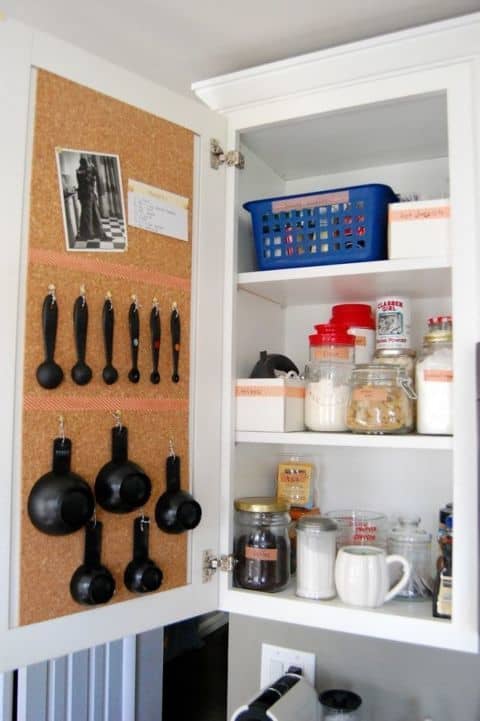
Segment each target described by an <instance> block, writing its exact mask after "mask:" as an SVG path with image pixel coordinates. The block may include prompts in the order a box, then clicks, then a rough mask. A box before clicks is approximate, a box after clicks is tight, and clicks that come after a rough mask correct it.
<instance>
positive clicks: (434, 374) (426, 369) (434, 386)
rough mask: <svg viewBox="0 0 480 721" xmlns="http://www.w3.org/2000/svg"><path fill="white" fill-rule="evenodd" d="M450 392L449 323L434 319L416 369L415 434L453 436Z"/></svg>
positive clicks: (445, 317)
mask: <svg viewBox="0 0 480 721" xmlns="http://www.w3.org/2000/svg"><path fill="white" fill-rule="evenodd" d="M452 388H453V351H452V319H451V317H450V316H436V317H434V318H430V319H429V321H428V333H427V335H426V336H425V337H424V345H423V349H422V352H421V354H420V357H419V359H418V362H417V368H416V389H417V394H418V402H417V431H418V433H426V434H431V435H451V434H452V433H453V393H452Z"/></svg>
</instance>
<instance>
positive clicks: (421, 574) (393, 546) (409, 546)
mask: <svg viewBox="0 0 480 721" xmlns="http://www.w3.org/2000/svg"><path fill="white" fill-rule="evenodd" d="M387 547H388V553H395V554H398V555H400V556H403V557H404V558H406V559H407V561H408V562H409V563H410V565H411V567H412V570H411V575H410V579H409V581H408V583H407V585H406V586H405V588H404V589H403V590H402V591H400V592H399V593H398V594H397V596H396V597H397V598H402V599H405V600H407V601H421V600H423V599H426V598H430V597H431V595H432V588H433V577H432V536H431V534H430V533H427V531H424V530H422V529H421V528H420V517H419V516H400V517H399V519H398V522H397V524H396V525H395V526H394V527H393V528H392V530H391V531H390V533H389V536H388V543H387ZM399 577H400V576H399Z"/></svg>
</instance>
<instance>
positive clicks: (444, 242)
mask: <svg viewBox="0 0 480 721" xmlns="http://www.w3.org/2000/svg"><path fill="white" fill-rule="evenodd" d="M450 250H451V247H450V201H449V200H448V198H440V199H439V200H416V201H412V202H408V203H390V204H389V206H388V257H389V258H390V259H392V260H393V259H395V258H424V257H427V256H448V255H449V253H450Z"/></svg>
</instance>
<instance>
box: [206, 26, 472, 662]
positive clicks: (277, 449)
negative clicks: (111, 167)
mask: <svg viewBox="0 0 480 721" xmlns="http://www.w3.org/2000/svg"><path fill="white" fill-rule="evenodd" d="M479 39H480V18H479V17H478V16H477V19H476V22H472V23H465V22H464V23H463V24H462V23H461V22H460V21H458V22H457V21H455V22H454V23H452V24H451V25H448V24H441V25H440V26H439V27H438V28H435V27H434V26H432V27H430V28H429V29H428V31H426V30H422V29H420V30H418V31H412V32H411V33H404V34H398V35H396V36H392V37H391V38H387V39H385V38H383V39H374V40H372V41H368V42H365V43H359V44H356V45H355V46H351V47H348V48H340V49H333V50H331V51H326V52H325V53H318V54H312V55H311V56H307V57H305V58H300V59H293V60H292V61H284V62H281V63H275V64H272V65H270V66H263V67H261V68H257V69H252V70H249V71H245V72H243V73H236V74H233V75H230V76H227V77H225V78H217V79H214V80H213V81H211V83H209V82H208V81H206V82H204V83H199V84H198V85H197V86H196V87H195V89H196V91H197V93H198V95H199V96H200V97H201V98H202V99H204V100H205V102H206V103H207V104H208V105H209V106H210V107H213V108H215V109H217V110H220V111H221V112H223V113H225V114H226V115H227V117H228V119H229V142H228V146H229V148H232V147H235V146H236V145H240V144H241V143H242V142H243V143H244V144H245V146H246V147H247V148H248V153H250V152H252V151H254V152H255V153H256V160H255V162H254V163H253V165H254V167H255V172H254V174H253V175H254V177H252V181H251V184H250V186H249V185H248V181H247V180H246V177H247V175H248V162H247V167H246V170H245V171H244V175H242V176H234V175H228V176H227V261H226V277H227V279H226V290H225V318H226V320H225V347H224V355H225V373H224V418H225V421H224V440H223V443H222V449H223V472H222V476H224V477H225V478H228V479H230V481H229V487H230V489H231V493H232V498H231V501H233V496H234V495H237V496H238V495H257V494H258V495H261V494H265V495H268V494H270V493H272V492H273V490H274V486H273V482H272V480H273V477H274V476H273V472H272V469H273V467H274V461H273V460H272V459H273V458H275V457H276V454H278V453H281V452H283V453H286V452H288V453H295V454H299V453H302V452H303V453H306V454H308V455H312V454H313V455H316V457H317V458H318V459H319V464H321V466H322V471H323V474H324V475H323V477H322V483H323V486H322V489H323V492H324V494H325V495H324V498H326V497H327V496H328V497H329V500H330V501H332V499H339V498H342V500H343V503H345V498H348V493H347V491H348V488H347V481H346V480H345V478H346V474H347V476H348V474H350V479H351V497H355V498H356V499H359V498H361V499H362V500H363V502H368V503H369V505H368V506H367V507H374V506H375V507H376V508H377V506H376V504H377V503H380V504H381V503H384V504H385V507H386V508H389V510H390V506H391V505H392V499H396V501H397V504H398V505H397V508H398V509H399V511H398V512H406V511H407V509H408V512H410V513H412V512H418V508H421V509H422V515H427V513H428V514H429V516H430V518H429V519H428V518H427V519H425V520H427V521H428V522H429V524H430V528H429V530H430V531H432V532H435V521H436V517H438V516H437V514H438V509H439V508H440V506H441V505H443V503H444V502H446V501H447V500H451V498H447V497H445V498H444V496H447V494H448V495H450V493H451V494H452V497H453V501H454V507H455V544H454V569H455V571H454V574H455V575H454V590H453V606H454V615H453V619H452V621H451V622H444V621H439V620H438V619H434V618H432V615H431V605H430V604H417V605H415V604H406V605H405V604H403V605H402V603H401V602H398V601H395V602H392V603H391V604H386V605H385V606H383V607H382V608H381V609H379V610H375V611H366V610H363V609H362V610H354V609H352V608H347V607H345V606H343V605H342V604H341V603H339V602H338V600H333V601H330V602H326V603H320V602H304V601H303V600H302V599H298V598H296V597H295V589H294V584H292V586H291V588H290V589H287V590H286V591H283V592H281V593H279V594H273V595H268V594H260V593H255V592H252V591H244V590H241V589H236V588H234V587H233V586H232V582H231V580H230V579H228V578H226V577H225V575H223V577H222V578H221V581H220V605H221V608H222V609H224V610H228V611H232V612H236V613H242V614H250V615H254V616H259V617H262V618H276V619H282V620H284V621H288V622H291V623H301V624H304V625H305V624H307V625H312V626H318V627H321V628H328V629H332V630H338V631H346V632H349V633H358V634H363V635H370V636H375V637H379V638H386V639H392V640H397V641H407V642H411V643H419V644H425V645H432V646H439V647H446V648H452V649H457V650H464V651H474V652H476V651H477V650H478V619H477V602H478V597H477V582H478V539H477V535H478V534H477V457H476V447H477V439H476V408H475V398H476V389H475V343H476V341H477V340H478V327H479V326H478V324H479V294H478V279H479V267H480V266H479V260H480V259H479V256H478V241H477V236H478V233H477V222H478V213H477V210H476V207H477V205H478V189H477V185H476V183H477V180H476V168H477V167H478V158H477V157H476V155H475V152H476V150H475V149H476V135H475V133H476V132H477V131H476V129H475V117H476V113H477V112H478V108H479V104H480V98H479V95H478V79H479V75H478V60H476V59H475V55H476V56H477V57H478V47H479V45H478V43H479ZM460 48H461V50H460ZM460 52H461V53H462V56H461V57H460V56H459V53H460ZM469 54H472V57H465V56H468V55H469ZM438 98H441V99H442V103H443V110H442V113H443V115H444V120H445V122H444V132H443V131H441V132H440V135H442V134H443V140H442V142H441V143H440V144H439V148H437V149H436V150H435V151H433V152H434V154H433V155H431V156H430V158H429V156H428V152H427V151H426V148H427V146H428V145H429V142H430V140H431V137H432V135H433V133H432V129H433V127H432V126H429V125H428V122H425V123H422V120H421V118H423V117H424V116H423V110H424V108H423V103H424V101H425V103H426V106H428V103H429V102H430V101H432V102H433V103H434V105H435V103H436V102H437V99H438ZM392 107H393V108H394V109H395V108H398V112H399V113H406V114H405V116H404V122H403V129H402V128H400V135H401V137H396V136H395V135H392V137H391V143H390V144H385V143H384V144H383V145H382V143H381V139H382V137H383V138H385V135H384V133H385V128H384V127H379V128H378V130H377V136H378V142H377V138H376V137H375V132H372V131H370V136H369V137H370V139H371V142H372V147H368V145H367V146H366V147H365V145H362V146H360V145H359V146H358V147H357V148H353V151H351V152H352V159H351V160H352V162H351V167H348V165H347V163H348V159H347V160H346V157H345V152H344V148H342V147H341V146H339V145H338V144H337V146H335V147H337V148H338V154H339V157H341V160H342V162H341V163H340V162H339V163H338V167H335V162H334V160H333V161H332V162H331V164H330V168H329V171H328V172H327V171H326V170H321V160H322V159H321V158H320V157H319V159H318V165H319V170H318V171H317V173H316V175H317V176H322V178H321V180H322V181H323V182H327V179H328V178H331V179H334V180H336V181H338V182H333V181H332V184H331V185H328V184H326V185H322V184H318V185H316V182H318V178H314V177H313V176H314V175H315V174H314V173H312V172H311V163H310V164H309V163H308V162H306V163H305V164H306V165H307V166H308V168H309V169H310V170H306V171H305V173H304V175H301V173H300V172H299V169H298V167H295V168H292V169H289V168H288V167H285V164H283V165H282V162H283V161H284V157H286V156H288V155H289V154H290V156H291V155H292V153H291V152H289V151H290V150H291V149H292V148H298V149H299V150H300V151H302V152H303V156H304V157H305V158H306V160H307V161H309V160H310V158H309V157H308V150H309V148H308V146H307V145H306V142H304V143H303V145H302V134H304V136H305V137H307V139H309V140H310V142H311V147H310V149H311V154H312V155H315V152H316V148H315V133H314V132H313V131H314V130H315V123H318V136H317V137H318V141H320V139H321V133H322V132H323V130H324V128H325V127H329V128H330V129H331V128H332V125H334V123H332V122H331V121H328V124H327V125H325V124H324V123H323V119H324V118H331V117H334V118H337V119H338V133H339V134H340V133H341V132H342V131H341V128H342V127H344V125H345V118H347V121H346V122H349V121H348V118H349V117H350V118H351V121H350V122H351V126H350V136H349V135H348V133H344V135H343V136H342V137H343V138H345V139H346V140H347V141H348V140H351V139H352V138H355V133H356V130H357V128H356V125H355V121H356V119H358V122H359V123H360V124H363V128H362V130H363V131H365V130H368V129H369V128H375V127H376V125H375V123H376V122H378V118H379V117H380V113H383V112H384V110H385V108H387V109H388V108H392ZM377 111H378V117H377ZM427 111H428V107H427ZM412 112H413V115H412ZM433 115H435V113H433ZM425 117H426V118H428V112H427V115H426V116H425ZM412 119H413V120H415V122H414V123H413V124H412V125H410V120H412ZM437 120H438V119H436V118H435V117H433V118H432V121H433V124H434V126H435V128H437V124H438V123H437ZM401 125H402V124H401ZM358 127H359V129H360V125H359V126H358ZM312 129H313V130H312ZM440 130H441V128H440ZM334 131H335V127H334ZM409 134H410V135H409ZM477 135H478V132H477ZM367 136H368V133H365V137H367ZM387 140H388V135H387ZM409 140H411V143H410V142H409ZM419 141H420V142H419ZM307 142H308V141H307ZM331 142H332V143H335V142H337V139H336V137H335V134H334V135H333V137H332V141H331ZM346 144H347V143H346ZM389 145H390V147H389ZM348 147H349V149H351V148H352V147H353V143H348ZM415 147H416V149H415ZM377 151H378V152H377ZM380 151H381V152H380ZM442 154H444V156H445V158H443V156H442ZM316 157H318V156H316ZM431 158H433V159H434V160H435V162H436V163H438V167H444V168H445V172H446V173H447V175H449V179H448V180H447V183H449V193H450V198H451V207H452V220H451V237H452V247H453V252H452V257H451V258H447V259H438V258H437V259H426V260H425V264H424V267H422V263H419V262H415V261H413V260H412V261H407V262H405V264H404V265H403V264H402V262H399V261H379V262H378V263H377V264H376V263H371V264H368V263H366V264H362V263H359V264H358V265H357V267H355V265H354V264H350V265H345V266H343V267H342V266H324V267H319V268H298V269H292V270H291V271H290V270H272V271H262V272H256V271H255V269H254V267H251V268H245V266H244V253H243V250H244V247H243V246H244V245H245V243H247V242H251V239H249V238H247V237H246V235H245V233H244V230H245V226H246V223H245V218H244V217H242V216H241V212H242V211H241V203H242V202H244V201H245V200H247V199H248V200H253V199H255V198H262V197H264V198H265V197H274V196H277V195H281V194H282V193H281V192H279V183H281V182H282V181H284V186H283V187H284V193H283V194H284V195H289V194H290V193H295V187H298V188H299V190H298V191H297V192H308V190H310V191H315V190H326V189H328V188H329V187H330V188H338V187H344V186H345V185H354V184H356V183H354V182H344V183H342V182H340V181H339V180H338V179H339V178H347V179H348V180H350V179H352V178H354V177H355V176H356V177H360V176H362V177H369V179H364V180H363V181H360V182H386V180H385V178H383V177H382V178H381V180H377V179H376V178H377V176H378V172H381V173H383V174H385V177H386V178H387V179H388V175H389V173H390V174H391V176H392V178H393V176H394V175H395V182H397V180H398V181H401V175H402V174H401V173H400V165H402V164H408V163H411V164H412V166H411V177H410V180H412V179H413V183H412V187H411V189H412V190H414V189H415V182H414V181H415V173H416V172H417V171H418V172H419V169H420V166H421V165H422V163H428V162H429V160H430V159H431ZM359 159H360V160H359ZM443 160H445V165H444V166H443ZM247 161H248V159H247ZM269 162H271V164H270V165H269ZM332 166H333V167H332ZM380 166H381V167H380ZM379 167H380V171H378V170H377V168H379ZM289 170H292V173H291V174H289ZM274 171H275V172H274ZM442 172H443V171H442ZM260 178H264V179H265V182H264V185H263V187H259V186H260ZM249 187H250V188H251V189H252V190H251V195H250V197H248V192H249ZM289 191H290V192H289ZM239 214H240V218H241V219H240V221H239ZM422 262H423V259H422ZM362 266H364V267H362ZM367 266H371V267H367ZM246 270H247V271H251V272H245V271H246ZM397 271H398V272H397ZM382 289H383V290H382ZM242 291H243V292H242ZM385 291H386V292H393V293H395V292H396V293H401V292H405V293H407V294H408V295H410V296H411V297H412V302H414V304H415V307H416V318H417V322H418V323H419V326H418V328H416V331H415V332H416V334H417V337H416V341H417V342H416V347H417V348H418V346H419V344H420V340H421V335H422V334H423V330H424V327H426V318H427V314H430V313H431V312H432V311H433V309H434V308H437V307H443V305H442V304H445V306H446V307H447V306H448V307H451V308H452V310H453V314H454V322H455V335H454V354H455V408H454V414H455V436H454V437H453V439H451V438H443V439H440V438H434V437H431V438H429V437H420V436H404V437H397V438H392V439H388V438H387V437H383V438H382V437H377V438H375V437H374V438H373V439H371V438H370V437H368V436H364V437H363V438H362V437H360V436H350V437H349V436H348V435H340V434H312V433H303V434H302V433H300V434H283V435H282V434H278V435H277V434H268V433H264V434H261V433H257V434H255V433H252V434H248V433H245V434H235V427H234V410H235V408H234V400H233V393H232V386H233V380H234V378H235V376H236V375H238V374H240V375H241V376H242V377H243V374H244V373H245V372H248V370H247V359H249V361H248V362H250V363H251V364H252V365H253V362H254V361H255V359H256V357H257V354H258V351H259V350H260V349H261V348H260V347H259V346H258V341H259V338H260V337H262V332H263V345H262V348H268V349H269V351H270V352H284V353H285V354H286V355H290V353H289V351H298V350H299V349H300V348H301V347H302V346H301V344H302V343H304V346H305V348H307V332H308V330H307V328H308V327H313V326H310V322H308V323H306V327H305V328H303V327H302V328H301V333H299V332H298V326H297V325H296V324H298V323H303V322H304V321H303V316H308V318H309V319H310V320H311V322H312V324H313V322H314V321H315V322H317V323H318V322H320V321H321V322H324V321H326V320H327V319H328V316H326V317H322V316H321V313H325V312H327V309H328V310H329V309H330V307H331V305H332V304H333V303H340V302H358V301H360V302H365V301H368V302H373V301H374V300H375V297H377V296H379V295H381V294H382V292H385ZM432 314H433V313H432ZM253 317H254V318H255V324H253V323H252V322H251V319H252V318H253ZM317 318H318V320H316V319H317ZM254 325H255V328H254V327H253V326H254ZM232 327H233V332H232ZM259 328H261V329H262V332H260V331H259ZM310 332H313V331H312V330H310ZM299 337H300V340H299ZM290 357H293V358H294V359H295V360H296V362H297V365H298V364H299V363H298V361H299V359H300V360H301V356H295V355H293V356H292V355H290ZM303 360H305V357H303ZM250 367H251V366H250ZM350 439H351V440H350ZM262 447H263V452H262ZM339 447H340V448H339ZM347 458H349V459H351V460H350V466H349V467H348V464H345V462H344V459H347ZM342 463H343V466H342ZM362 467H363V468H368V469H370V470H371V473H370V474H369V473H368V472H367V471H365V473H364V474H363V475H364V476H365V477H364V478H363V479H362ZM402 468H403V469H405V472H404V476H403V477H402ZM340 469H343V470H342V471H341V470H340ZM356 474H358V477H359V479H361V480H360V481H358V480H357V478H356V477H355V476H356ZM374 478H375V480H374ZM362 481H363V483H364V486H365V488H367V485H369V487H370V496H368V493H367V491H366V490H365V492H364V496H362V493H361V488H359V486H361V485H362ZM343 483H344V484H345V485H344V488H345V492H344V494H343V496H341V490H340V488H341V486H342V484H343ZM375 484H376V485H375ZM442 484H443V485H442ZM255 491H256V493H255ZM331 507H332V506H330V508H325V510H329V509H331ZM339 507H345V506H339ZM354 507H357V508H358V507H359V506H358V505H357V506H354ZM231 508H232V503H231V505H230V509H231ZM322 508H323V506H322ZM403 509H404V510H403ZM379 510H380V509H379ZM391 510H393V508H392V509H391ZM424 511H425V513H424ZM232 521H233V514H232V511H231V510H230V512H229V513H225V514H222V526H221V550H222V552H223V553H228V552H229V551H230V550H231V545H232V539H233V523H232ZM407 606H408V607H407Z"/></svg>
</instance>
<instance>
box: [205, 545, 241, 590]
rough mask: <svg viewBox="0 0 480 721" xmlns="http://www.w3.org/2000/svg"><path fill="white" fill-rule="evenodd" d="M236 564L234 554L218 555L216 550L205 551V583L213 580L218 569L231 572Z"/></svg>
mask: <svg viewBox="0 0 480 721" xmlns="http://www.w3.org/2000/svg"><path fill="white" fill-rule="evenodd" d="M234 566H235V558H234V557H233V554H231V553H230V554H228V555H222V556H220V557H219V556H217V555H216V554H215V552H214V551H210V550H209V551H204V552H203V583H207V582H208V581H211V580H212V578H213V577H214V575H215V573H216V572H217V570H218V569H220V571H224V572H225V573H231V572H232V571H233V568H234Z"/></svg>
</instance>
